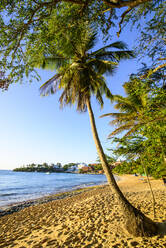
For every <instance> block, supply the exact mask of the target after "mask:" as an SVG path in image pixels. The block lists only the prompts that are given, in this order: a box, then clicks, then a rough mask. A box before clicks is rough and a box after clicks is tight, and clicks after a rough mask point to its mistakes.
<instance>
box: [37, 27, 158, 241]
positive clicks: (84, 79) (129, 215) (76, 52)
mask: <svg viewBox="0 0 166 248" xmlns="http://www.w3.org/2000/svg"><path fill="white" fill-rule="evenodd" d="M95 41H96V34H91V35H90V34H89V32H88V31H87V32H85V33H84V36H82V37H81V38H80V40H79V42H78V43H77V44H76V43H75V44H72V46H73V51H72V53H71V54H70V56H69V54H68V55H67V56H66V57H65V56H64V54H63V53H62V52H61V55H59V54H55V55H54V56H52V57H50V56H48V57H46V58H45V59H44V60H43V64H42V66H43V68H44V69H47V68H49V66H50V65H51V68H52V66H53V65H54V68H55V69H56V70H57V73H56V74H55V75H54V76H53V77H52V78H51V79H49V80H48V81H47V82H46V83H44V84H43V85H42V86H41V93H42V95H48V94H50V93H53V94H54V93H56V92H57V91H58V90H62V93H61V96H60V98H59V101H60V105H61V106H64V105H68V104H70V105H73V104H76V106H77V110H78V111H80V112H82V111H86V110H88V113H89V117H90V123H91V128H92V133H93V138H94V141H95V145H96V148H97V152H98V155H99V157H100V160H101V164H102V167H103V169H104V172H105V174H106V177H107V180H108V182H109V184H110V185H111V188H112V190H113V191H114V193H115V194H116V196H117V198H118V201H119V204H120V206H121V207H122V209H123V213H124V215H125V217H126V218H125V220H126V228H127V230H128V232H129V233H132V234H133V235H135V236H140V235H141V236H143V235H152V234H153V233H155V232H156V225H155V224H154V223H153V222H152V221H151V220H150V219H149V218H147V217H145V216H144V215H143V214H142V213H141V212H140V211H139V210H137V209H136V208H134V207H133V206H132V205H131V204H130V203H129V202H128V200H127V199H126V198H125V197H124V195H123V194H122V192H121V191H120V189H119V187H118V185H117V183H116V181H115V179H114V177H113V174H112V171H111V169H110V166H109V164H108V162H107V159H106V156H105V154H104V151H103V148H102V146H101V143H100V140H99V137H98V133H97V128H96V124H95V118H94V114H93V111H92V107H91V97H92V96H95V97H96V100H97V102H98V103H99V104H100V106H101V107H102V106H103V103H104V102H103V98H102V95H103V94H105V95H106V96H107V97H109V98H111V97H112V94H111V92H110V91H109V89H108V87H107V85H106V82H105V80H104V76H103V75H104V74H106V73H107V74H108V75H112V74H113V72H114V71H115V69H116V67H117V65H118V62H119V61H120V60H122V59H129V58H131V57H133V53H132V52H131V51H128V50H126V48H127V47H126V45H125V44H124V43H123V42H115V43H112V44H110V45H108V46H105V47H102V48H101V49H98V50H96V51H92V49H93V48H94V45H95V43H96V42H95ZM111 49H117V51H115V50H113V51H112V50H111ZM62 54H63V55H62Z"/></svg>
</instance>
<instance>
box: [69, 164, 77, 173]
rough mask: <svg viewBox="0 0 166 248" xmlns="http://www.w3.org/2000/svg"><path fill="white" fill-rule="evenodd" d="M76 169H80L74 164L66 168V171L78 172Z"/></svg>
mask: <svg viewBox="0 0 166 248" xmlns="http://www.w3.org/2000/svg"><path fill="white" fill-rule="evenodd" d="M76 171H78V167H77V165H73V166H71V167H69V168H68V169H67V170H66V172H76Z"/></svg>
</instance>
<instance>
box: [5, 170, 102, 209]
mask: <svg viewBox="0 0 166 248" xmlns="http://www.w3.org/2000/svg"><path fill="white" fill-rule="evenodd" d="M105 183H106V177H105V175H90V174H70V173H51V174H46V173H37V172H13V171H9V170H0V207H2V206H8V205H10V204H14V203H18V202H22V201H25V200H30V199H36V198H39V197H41V196H45V195H49V194H54V193H55V194H56V193H58V192H65V191H70V190H74V189H77V188H84V187H88V186H93V185H98V184H105Z"/></svg>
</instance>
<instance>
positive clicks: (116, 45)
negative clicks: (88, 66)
mask: <svg viewBox="0 0 166 248" xmlns="http://www.w3.org/2000/svg"><path fill="white" fill-rule="evenodd" d="M109 48H115V49H121V50H125V49H127V45H126V43H124V42H122V41H117V42H114V43H111V44H109V45H107V46H104V47H102V48H100V49H98V50H96V51H94V52H92V53H91V56H96V55H97V54H99V53H101V52H106V51H107V50H108V49H109Z"/></svg>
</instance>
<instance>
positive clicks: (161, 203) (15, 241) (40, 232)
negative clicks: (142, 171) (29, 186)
mask: <svg viewBox="0 0 166 248" xmlns="http://www.w3.org/2000/svg"><path fill="white" fill-rule="evenodd" d="M140 179H141V178H140V177H135V176H132V175H131V176H123V177H122V178H121V180H120V181H119V182H118V184H119V186H120V188H121V190H122V191H123V192H124V194H125V196H126V197H127V199H129V201H130V202H131V203H132V204H133V205H134V206H136V207H137V208H139V209H140V210H141V211H143V213H145V214H146V215H147V216H149V217H150V218H151V219H153V209H152V200H151V194H150V191H149V187H148V184H147V182H146V180H140ZM151 183H152V188H153V190H154V194H155V199H156V213H157V218H156V220H155V221H157V222H164V221H165V222H166V187H165V186H164V185H163V182H162V181H161V180H151ZM0 247H4V248H8V247H14V248H42V247H43V248H44V247H53V248H54V247H55V248H61V247H66V248H69V247H76V248H79V247H80V248H90V247H92V248H95V247H96V248H100V247H101V248H102V247H103V248H118V247H123V248H127V247H139V248H141V247H147V248H152V247H154V248H157V247H166V230H165V233H164V232H163V234H160V235H157V236H154V237H151V238H140V237H139V238H135V237H132V236H131V235H128V234H127V233H126V231H125V230H124V229H123V215H122V213H121V211H120V209H119V206H118V202H117V200H116V197H115V196H114V194H112V192H111V189H110V187H109V186H107V185H105V186H98V187H96V188H92V189H91V190H88V191H85V192H83V193H81V194H77V195H73V196H71V197H67V198H64V199H61V200H55V201H50V202H47V203H44V204H38V205H35V206H30V207H27V208H24V209H22V210H21V211H19V212H16V213H12V214H10V215H6V216H3V217H0Z"/></svg>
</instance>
